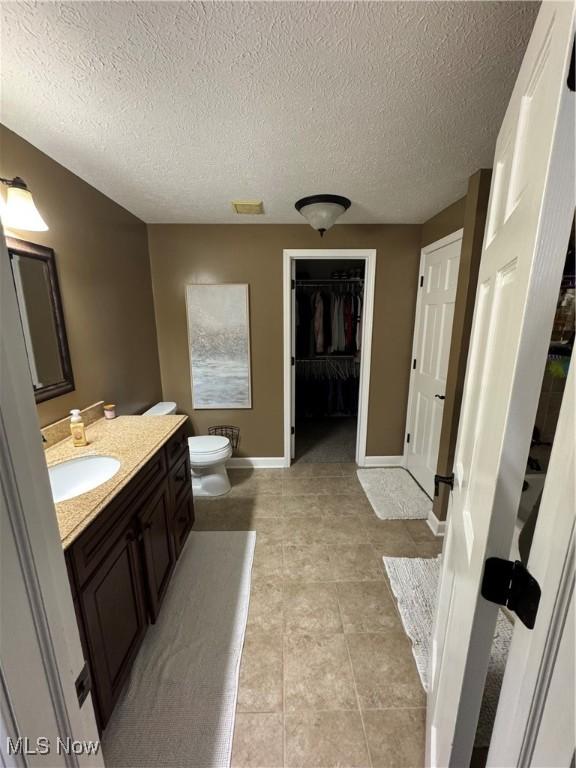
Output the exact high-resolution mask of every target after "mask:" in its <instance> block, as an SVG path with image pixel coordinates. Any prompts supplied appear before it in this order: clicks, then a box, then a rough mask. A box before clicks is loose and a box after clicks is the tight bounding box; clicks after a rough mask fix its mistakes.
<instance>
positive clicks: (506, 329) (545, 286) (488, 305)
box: [426, 2, 575, 768]
mask: <svg viewBox="0 0 576 768" xmlns="http://www.w3.org/2000/svg"><path fill="white" fill-rule="evenodd" d="M573 25H574V7H573V4H572V3H564V2H545V3H543V4H542V6H541V9H540V12H539V15H538V19H537V21H536V24H535V27H534V31H533V34H532V37H531V39H530V43H529V45H528V48H527V51H526V55H525V57H524V61H523V63H522V67H521V69H520V73H519V75H518V79H517V81H516V85H515V87H514V90H513V92H512V97H511V100H510V103H509V105H508V109H507V111H506V115H505V117H504V122H503V124H502V127H501V130H500V133H499V136H498V141H497V144H496V155H495V160H494V174H493V177H492V188H491V193H490V203H489V208H488V218H487V226H486V233H485V239H484V247H483V252H482V260H481V264H480V272H479V277H478V288H477V295H476V306H475V312H474V322H473V328H472V335H471V344H470V352H469V356H468V367H467V371H466V382H465V387H464V396H463V402H462V411H461V417H460V426H459V431H458V441H457V446H456V456H455V461H454V475H455V481H454V491H453V492H452V494H451V498H450V504H449V509H448V529H447V535H446V541H445V546H444V553H443V565H442V576H441V581H440V590H439V596H438V605H437V611H436V619H435V626H434V632H433V643H432V667H431V670H430V673H431V690H430V694H429V700H428V713H427V744H426V760H427V764H428V765H434V766H454V767H456V766H457V767H458V768H461V766H465V765H468V763H469V759H470V755H471V751H472V745H473V742H474V734H475V730H476V725H477V720H478V713H479V709H480V703H481V699H482V691H483V687H484V681H485V676H486V669H487V664H488V659H489V654H490V647H491V643H492V637H493V632H494V627H495V622H496V615H497V610H498V608H497V606H496V605H494V604H493V603H489V602H487V601H486V600H485V599H484V598H483V597H481V595H480V586H481V580H482V575H483V570H484V562H485V560H486V558H487V557H501V558H504V559H507V558H508V557H509V553H510V547H511V542H512V533H513V529H514V522H515V519H516V513H517V509H518V504H519V500H520V494H521V489H522V483H523V478H524V472H525V469H526V462H527V458H528V451H529V447H530V439H531V434H532V428H533V425H534V418H535V414H536V408H537V404H538V397H539V393H540V386H541V383H542V376H543V371H544V365H545V362H546V355H547V350H548V344H549V340H550V333H551V329H552V322H553V317H554V311H555V307H556V300H557V297H558V290H559V286H560V280H561V275H562V269H563V265H564V259H565V255H566V246H567V243H568V237H569V233H570V225H571V220H572V216H573V214H574V203H575V200H574V147H573V130H574V124H573V119H574V94H573V93H572V92H571V91H570V90H569V88H568V85H567V74H568V65H569V58H570V53H571V48H572V36H573V34H574V31H573Z"/></svg>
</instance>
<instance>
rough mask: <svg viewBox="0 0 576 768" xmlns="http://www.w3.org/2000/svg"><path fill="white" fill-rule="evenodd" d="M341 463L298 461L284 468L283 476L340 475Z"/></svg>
mask: <svg viewBox="0 0 576 768" xmlns="http://www.w3.org/2000/svg"><path fill="white" fill-rule="evenodd" d="M342 474H343V472H342V464H339V463H338V462H333V463H329V464H313V463H305V462H298V463H296V464H292V466H291V467H289V468H288V469H287V470H286V474H285V477H290V478H291V477H341V476H342Z"/></svg>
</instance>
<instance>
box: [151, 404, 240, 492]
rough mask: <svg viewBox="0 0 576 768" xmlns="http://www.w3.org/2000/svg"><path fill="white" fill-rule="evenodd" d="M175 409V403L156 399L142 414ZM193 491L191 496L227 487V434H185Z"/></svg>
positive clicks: (167, 414)
mask: <svg viewBox="0 0 576 768" xmlns="http://www.w3.org/2000/svg"><path fill="white" fill-rule="evenodd" d="M172 413H176V403H172V402H166V403H156V405H153V406H152V408H149V409H148V410H147V411H145V412H144V413H143V416H169V415H170V414H172ZM188 446H189V450H190V469H191V472H192V491H193V493H194V496H222V495H223V494H225V493H228V491H229V490H230V480H229V479H228V473H227V472H226V461H227V460H228V459H229V458H230V456H232V446H231V444H230V440H228V438H227V437H221V436H220V435H198V436H197V437H189V438H188Z"/></svg>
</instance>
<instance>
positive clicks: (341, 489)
mask: <svg viewBox="0 0 576 768" xmlns="http://www.w3.org/2000/svg"><path fill="white" fill-rule="evenodd" d="M283 488H284V495H285V496H294V495H303V494H306V495H312V496H314V495H328V496H338V495H339V494H342V493H363V490H362V486H361V485H360V483H359V482H358V480H357V479H356V478H355V477H353V476H350V477H313V478H312V477H305V478H290V477H287V478H286V479H285V480H284V481H283Z"/></svg>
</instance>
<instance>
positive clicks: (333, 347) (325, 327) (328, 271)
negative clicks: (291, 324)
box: [295, 260, 365, 462]
mask: <svg viewBox="0 0 576 768" xmlns="http://www.w3.org/2000/svg"><path fill="white" fill-rule="evenodd" d="M364 272H365V262H364V261H363V260H334V261H331V260H322V261H320V260H318V261H314V260H298V261H297V262H296V281H295V333H296V355H295V386H296V403H295V406H296V424H295V460H296V461H302V462H348V461H354V458H355V452H356V433H357V421H358V397H359V384H360V359H361V355H362V314H363V306H364Z"/></svg>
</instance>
